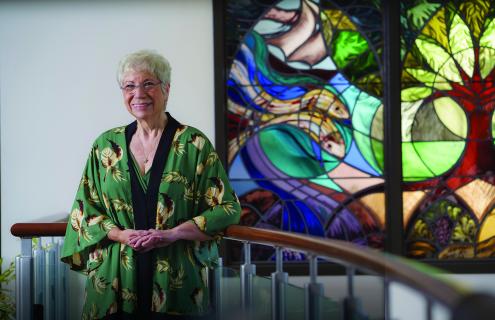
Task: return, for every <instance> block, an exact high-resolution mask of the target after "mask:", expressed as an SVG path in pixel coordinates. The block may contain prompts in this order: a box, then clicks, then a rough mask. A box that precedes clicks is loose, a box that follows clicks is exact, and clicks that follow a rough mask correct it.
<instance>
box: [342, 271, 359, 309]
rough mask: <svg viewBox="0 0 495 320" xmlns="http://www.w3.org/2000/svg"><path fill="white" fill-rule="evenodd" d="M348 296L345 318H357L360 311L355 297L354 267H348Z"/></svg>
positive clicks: (345, 305)
mask: <svg viewBox="0 0 495 320" xmlns="http://www.w3.org/2000/svg"><path fill="white" fill-rule="evenodd" d="M346 272H347V296H346V297H345V298H344V308H343V311H344V319H355V317H356V315H357V313H358V305H357V303H358V301H357V299H356V298H355V297H354V275H355V273H356V270H355V269H354V268H353V267H347V268H346Z"/></svg>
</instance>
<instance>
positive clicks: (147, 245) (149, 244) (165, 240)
mask: <svg viewBox="0 0 495 320" xmlns="http://www.w3.org/2000/svg"><path fill="white" fill-rule="evenodd" d="M147 232H148V233H147V234H143V235H141V236H136V237H133V238H132V239H131V240H130V241H129V245H130V246H131V247H132V248H134V250H137V251H142V252H146V251H149V250H152V249H155V248H159V247H166V246H168V245H170V244H172V243H174V242H175V241H177V239H178V238H177V233H176V232H175V231H174V229H170V230H156V229H149V230H148V231H147Z"/></svg>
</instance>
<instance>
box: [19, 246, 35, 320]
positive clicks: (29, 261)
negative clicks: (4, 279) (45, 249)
mask: <svg viewBox="0 0 495 320" xmlns="http://www.w3.org/2000/svg"><path fill="white" fill-rule="evenodd" d="M32 246H33V244H32V239H31V238H21V255H20V256H19V257H16V258H15V274H16V279H15V292H16V294H15V295H16V301H17V307H16V319H17V320H30V319H32V316H33V290H32V274H33V248H32Z"/></svg>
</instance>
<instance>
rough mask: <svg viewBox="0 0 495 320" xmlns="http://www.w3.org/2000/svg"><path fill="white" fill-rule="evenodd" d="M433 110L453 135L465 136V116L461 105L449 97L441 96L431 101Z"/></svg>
mask: <svg viewBox="0 0 495 320" xmlns="http://www.w3.org/2000/svg"><path fill="white" fill-rule="evenodd" d="M433 105H434V107H435V112H436V114H437V115H438V118H439V119H440V121H442V123H443V125H444V126H446V127H447V128H448V129H449V130H450V131H452V133H454V134H455V135H457V136H459V137H461V138H465V137H466V136H467V130H468V128H467V124H468V122H467V118H466V114H465V113H464V110H463V109H462V107H461V106H459V104H458V103H457V102H456V101H455V100H454V99H452V98H450V97H442V98H438V99H436V100H435V101H433Z"/></svg>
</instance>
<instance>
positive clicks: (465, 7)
mask: <svg viewBox="0 0 495 320" xmlns="http://www.w3.org/2000/svg"><path fill="white" fill-rule="evenodd" d="M401 4H402V7H401V11H402V12H401V24H402V39H401V44H402V50H401V58H402V64H403V69H402V90H401V99H402V104H401V108H402V109H401V110H402V152H403V177H404V182H405V184H404V188H403V191H404V193H403V200H404V202H403V208H404V225H405V228H406V246H407V248H406V251H407V255H408V256H410V257H414V258H436V259H460V258H487V257H493V256H494V255H495V253H494V251H495V250H494V248H495V246H494V245H495V207H494V204H495V186H494V184H495V179H494V170H495V146H494V135H493V133H494V119H493V110H494V108H495V100H494V98H495V87H494V80H495V71H494V70H495V68H494V67H495V4H494V3H493V2H492V1H481V0H471V1H428V0H421V1H402V3H401Z"/></svg>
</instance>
